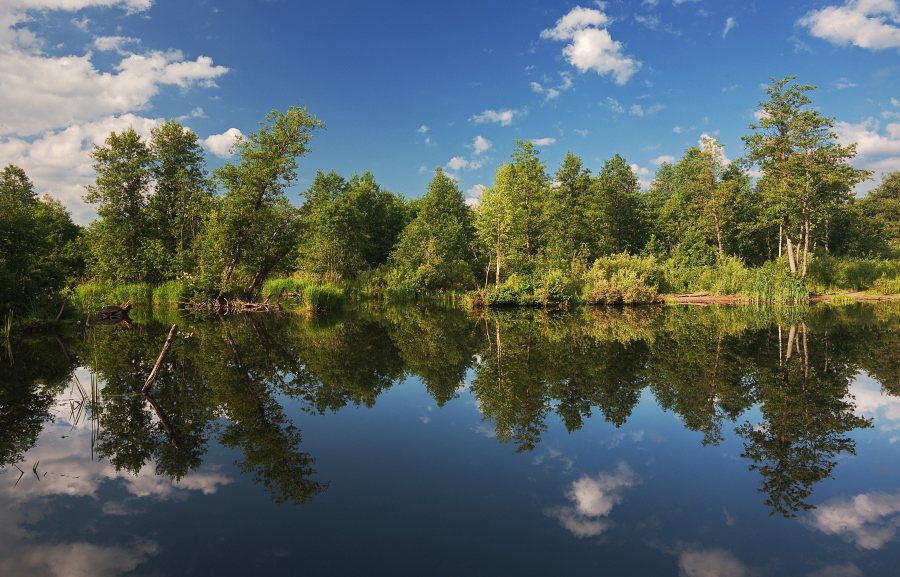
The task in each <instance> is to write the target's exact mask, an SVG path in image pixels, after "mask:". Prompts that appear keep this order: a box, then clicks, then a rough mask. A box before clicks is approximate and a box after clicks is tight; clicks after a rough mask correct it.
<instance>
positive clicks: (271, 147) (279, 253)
mask: <svg viewBox="0 0 900 577" xmlns="http://www.w3.org/2000/svg"><path fill="white" fill-rule="evenodd" d="M261 124H262V125H263V127H262V128H260V129H259V131H257V132H253V133H250V134H249V135H246V136H245V137H244V138H242V139H241V140H240V141H238V142H236V143H235V146H234V149H235V153H236V154H237V156H238V158H239V160H238V161H236V162H231V163H229V164H226V165H225V166H223V167H221V168H219V169H217V170H216V171H215V173H214V175H215V178H216V179H217V180H218V181H219V182H220V183H221V185H222V187H223V188H224V189H225V194H224V195H223V196H222V197H221V198H220V199H219V200H218V202H217V206H216V208H215V209H214V210H213V212H212V213H211V218H210V219H209V220H208V221H207V227H206V230H205V234H206V236H207V238H206V239H205V241H206V242H205V246H204V249H203V252H204V255H203V256H204V260H205V262H204V263H203V267H204V271H203V277H204V278H203V283H202V284H201V287H200V288H201V290H202V289H207V290H208V289H212V290H215V291H217V296H216V299H218V298H221V297H222V296H223V295H224V294H226V292H232V291H233V292H236V293H237V294H239V295H241V296H242V297H243V298H245V299H254V298H256V296H258V293H259V291H260V289H261V288H262V284H263V282H264V281H265V278H266V276H267V275H268V274H269V273H270V272H271V271H272V270H273V269H274V268H275V266H276V265H277V264H278V263H280V262H281V261H282V260H283V259H284V258H285V257H286V256H287V255H288V254H289V253H290V251H291V250H292V249H293V248H294V246H295V244H296V237H297V234H296V233H297V230H296V224H295V222H294V221H295V218H294V215H293V213H292V211H290V210H289V209H288V208H287V206H286V204H285V203H284V196H285V191H286V189H287V188H288V187H289V186H290V185H291V184H292V183H293V182H294V181H295V180H296V178H297V168H298V159H299V158H300V157H303V156H306V153H307V152H308V151H309V148H308V144H309V141H310V139H311V138H312V137H313V133H314V131H316V130H318V129H320V128H324V126H325V125H324V123H323V122H322V121H320V120H318V119H317V118H316V117H315V116H313V115H312V114H310V113H309V112H308V111H307V109H306V108H300V107H291V108H289V109H288V110H287V111H286V112H278V111H272V112H270V113H269V114H267V115H266V120H265V121H264V122H263V123H261ZM254 249H255V250H254ZM216 285H217V286H216Z"/></svg>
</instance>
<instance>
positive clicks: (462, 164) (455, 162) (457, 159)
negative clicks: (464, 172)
mask: <svg viewBox="0 0 900 577" xmlns="http://www.w3.org/2000/svg"><path fill="white" fill-rule="evenodd" d="M468 166H469V161H468V160H466V159H465V158H463V157H462V156H454V157H453V158H451V159H450V161H449V162H447V164H446V167H445V168H447V169H448V170H460V169H462V168H467V167H468Z"/></svg>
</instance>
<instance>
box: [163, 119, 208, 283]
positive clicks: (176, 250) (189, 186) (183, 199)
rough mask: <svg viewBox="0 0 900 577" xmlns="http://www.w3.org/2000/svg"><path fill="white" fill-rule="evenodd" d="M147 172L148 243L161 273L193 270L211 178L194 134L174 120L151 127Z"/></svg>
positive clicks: (169, 273) (170, 274)
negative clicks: (149, 178)
mask: <svg viewBox="0 0 900 577" xmlns="http://www.w3.org/2000/svg"><path fill="white" fill-rule="evenodd" d="M150 135H151V139H150V151H151V154H152V168H151V174H152V176H153V181H154V183H155V190H154V194H153V196H152V197H151V198H150V200H149V202H148V205H147V213H148V214H147V221H148V226H149V229H150V230H149V234H148V236H149V237H150V238H149V239H147V240H148V241H150V242H155V243H157V248H158V250H157V254H159V255H160V256H161V257H162V259H163V262H162V263H159V264H158V265H157V268H158V269H159V271H160V275H161V276H162V277H163V278H166V279H171V278H174V277H175V276H176V275H179V274H183V273H187V272H191V271H193V269H194V268H195V266H194V256H195V255H194V249H195V244H196V242H197V238H198V236H199V234H200V224H201V222H202V219H203V217H204V215H205V214H206V212H207V211H208V210H209V205H210V202H211V200H212V183H211V182H210V180H209V178H208V177H207V173H206V161H205V159H204V156H203V149H202V147H201V146H200V142H199V139H198V138H197V135H196V134H195V133H194V132H193V131H191V130H189V129H187V128H186V127H184V126H183V125H181V124H179V123H178V122H176V121H175V120H169V121H168V122H166V123H164V124H161V125H160V126H157V127H155V128H152V129H151V130H150Z"/></svg>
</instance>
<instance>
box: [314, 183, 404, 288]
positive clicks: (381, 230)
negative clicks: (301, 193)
mask: <svg viewBox="0 0 900 577" xmlns="http://www.w3.org/2000/svg"><path fill="white" fill-rule="evenodd" d="M300 212H301V215H302V216H301V218H302V221H303V230H302V232H301V233H300V242H299V248H298V259H297V267H298V268H299V269H300V270H303V271H306V272H311V273H316V274H337V275H340V276H344V277H348V278H352V277H355V276H356V275H357V274H358V273H359V272H361V271H363V270H366V269H369V268H376V267H378V266H379V265H381V264H383V263H385V262H386V261H387V259H388V257H389V255H390V252H391V249H392V248H393V246H394V244H395V243H396V242H397V237H398V236H399V235H400V232H401V231H402V230H403V228H404V226H405V225H406V223H407V219H408V214H409V211H408V209H407V207H406V204H405V203H404V202H403V199H402V198H401V197H399V196H398V195H395V194H393V193H392V192H390V191H387V190H384V189H382V188H381V186H379V185H378V183H376V182H375V177H374V176H373V175H372V174H371V173H370V172H365V173H363V175H362V176H361V177H360V176H359V175H356V174H354V175H353V176H352V177H351V178H350V180H346V179H344V178H343V177H342V176H340V175H338V174H337V173H335V172H334V171H330V172H329V173H328V174H324V173H323V172H322V171H321V170H320V171H319V172H318V173H317V174H316V177H315V178H314V179H313V183H312V186H311V187H310V188H309V190H307V191H306V193H305V201H304V203H303V206H302V207H301V209H300Z"/></svg>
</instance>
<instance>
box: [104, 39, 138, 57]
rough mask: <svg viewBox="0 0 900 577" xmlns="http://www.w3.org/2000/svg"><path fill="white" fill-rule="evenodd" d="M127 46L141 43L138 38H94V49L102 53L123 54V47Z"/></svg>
mask: <svg viewBox="0 0 900 577" xmlns="http://www.w3.org/2000/svg"><path fill="white" fill-rule="evenodd" d="M125 44H140V41H139V40H137V39H136V38H129V37H127V36H98V37H97V38H94V48H96V49H97V50H100V51H101V52H106V51H109V50H115V51H116V52H119V53H122V52H123V48H122V47H123V46H124V45H125Z"/></svg>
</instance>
